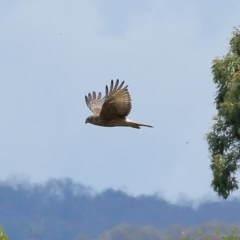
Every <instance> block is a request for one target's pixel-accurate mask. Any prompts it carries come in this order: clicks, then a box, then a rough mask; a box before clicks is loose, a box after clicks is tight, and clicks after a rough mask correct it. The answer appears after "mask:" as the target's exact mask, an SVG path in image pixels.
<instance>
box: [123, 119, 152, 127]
mask: <svg viewBox="0 0 240 240" xmlns="http://www.w3.org/2000/svg"><path fill="white" fill-rule="evenodd" d="M127 123H128V126H129V127H132V128H138V129H139V128H140V127H150V128H152V127H153V126H151V125H147V124H142V123H137V122H133V121H131V120H128V122H127Z"/></svg>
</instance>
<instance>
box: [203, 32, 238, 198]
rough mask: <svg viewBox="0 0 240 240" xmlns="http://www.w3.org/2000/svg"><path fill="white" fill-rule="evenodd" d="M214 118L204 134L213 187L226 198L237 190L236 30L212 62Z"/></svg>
mask: <svg viewBox="0 0 240 240" xmlns="http://www.w3.org/2000/svg"><path fill="white" fill-rule="evenodd" d="M212 72H213V81H214V83H215V84H216V87H217V92H216V97H215V103H216V109H217V114H216V116H214V118H213V119H214V124H213V126H212V130H211V131H210V132H209V133H208V134H207V141H208V145H209V151H210V153H211V169H212V172H213V180H212V187H213V189H214V191H216V192H217V193H218V195H219V196H221V197H223V198H227V197H228V196H229V195H230V194H231V192H232V191H234V190H237V189H238V181H237V179H236V172H237V170H238V168H239V159H240V30H239V29H235V30H234V31H233V34H232V38H231V40H230V49H229V52H228V53H227V54H226V55H225V56H223V57H222V58H216V59H214V60H213V65H212Z"/></svg>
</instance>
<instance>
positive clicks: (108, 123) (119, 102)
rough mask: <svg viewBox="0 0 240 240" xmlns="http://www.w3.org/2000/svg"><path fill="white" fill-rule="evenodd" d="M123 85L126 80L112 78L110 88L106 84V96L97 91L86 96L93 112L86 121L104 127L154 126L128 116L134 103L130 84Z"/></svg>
mask: <svg viewBox="0 0 240 240" xmlns="http://www.w3.org/2000/svg"><path fill="white" fill-rule="evenodd" d="M123 85H124V81H122V82H121V84H119V80H118V79H117V81H116V82H115V83H114V82H113V80H112V81H111V85H110V88H108V86H106V91H105V96H104V97H102V94H101V92H99V93H98V94H96V92H95V91H93V92H92V94H91V93H89V94H88V95H87V96H85V101H86V104H87V106H88V107H89V109H90V110H91V111H92V112H93V115H92V116H89V117H88V118H87V119H86V121H85V123H91V124H94V125H98V126H102V127H117V126H122V127H132V128H140V127H141V126H144V127H152V126H150V125H146V124H142V123H138V122H134V121H132V120H130V119H127V118H126V117H127V115H128V114H129V113H130V111H131V108H132V104H131V97H130V94H129V92H128V86H123Z"/></svg>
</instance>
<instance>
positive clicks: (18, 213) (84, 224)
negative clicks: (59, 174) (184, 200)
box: [0, 179, 240, 240]
mask: <svg viewBox="0 0 240 240" xmlns="http://www.w3.org/2000/svg"><path fill="white" fill-rule="evenodd" d="M239 209H240V201H239V200H234V201H219V202H214V203H213V202H209V203H205V204H203V205H201V206H200V207H199V208H197V209H193V208H192V207H191V206H178V205H173V204H171V203H168V202H166V201H165V200H163V199H160V198H159V197H157V196H139V197H133V196H130V195H127V194H126V193H124V192H122V191H114V190H112V189H109V190H106V191H104V192H102V193H100V194H94V192H93V191H92V190H91V189H89V188H86V187H84V186H82V185H80V184H76V183H74V182H73V181H72V180H71V179H63V180H50V181H48V182H47V183H46V184H44V185H30V184H26V185H9V184H7V183H4V182H2V183H0V225H2V226H3V227H4V229H5V231H6V233H7V234H8V235H9V237H10V239H18V240H21V239H22V240H26V239H44V240H55V239H56V240H61V239H64V240H65V239H68V240H69V239H84V240H86V239H92V238H94V239H96V238H97V237H98V238H99V239H101V240H102V239H118V238H113V237H112V238H111V236H115V235H116V232H117V233H119V229H120V230H121V231H123V232H127V231H129V229H132V230H131V232H134V231H135V232H136V231H137V232H138V231H140V229H141V231H140V232H142V234H143V235H144V234H145V233H144V231H143V229H145V231H146V229H147V233H149V231H150V230H151V233H153V232H154V233H155V234H157V235H158V236H160V233H161V234H163V232H162V231H163V230H164V231H165V232H164V234H165V233H166V231H168V229H171V228H173V227H175V229H177V230H178V232H179V231H180V230H181V229H188V227H189V226H196V225H203V224H204V223H206V222H210V223H213V222H214V224H213V225H214V226H217V225H219V224H220V223H222V225H224V226H225V225H229V224H235V223H238V222H240V214H239V212H240V211H239ZM216 223H217V224H216ZM176 226H178V227H176ZM153 229H155V230H153ZM121 231H120V232H121ZM113 233H114V234H115V235H111V234H113ZM117 236H118V235H117ZM124 239H126V237H125V238H124ZM133 239H134V238H133ZM154 239H160V238H154ZM173 239H174V238H173Z"/></svg>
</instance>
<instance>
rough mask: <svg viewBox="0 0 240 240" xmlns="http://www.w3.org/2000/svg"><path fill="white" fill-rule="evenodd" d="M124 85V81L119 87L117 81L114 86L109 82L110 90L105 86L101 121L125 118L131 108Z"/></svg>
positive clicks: (128, 95)
mask: <svg viewBox="0 0 240 240" xmlns="http://www.w3.org/2000/svg"><path fill="white" fill-rule="evenodd" d="M123 85H124V81H122V83H121V84H120V85H119V80H118V79H117V81H116V83H115V84H114V82H113V80H112V81H111V85H110V90H109V89H108V86H106V94H105V97H104V98H105V101H104V103H103V105H102V109H101V112H100V117H101V118H103V119H114V118H118V117H123V118H124V117H126V116H127V115H128V114H129V113H130V111H131V108H132V105H131V97H130V94H129V92H128V89H127V87H128V86H125V87H123Z"/></svg>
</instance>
